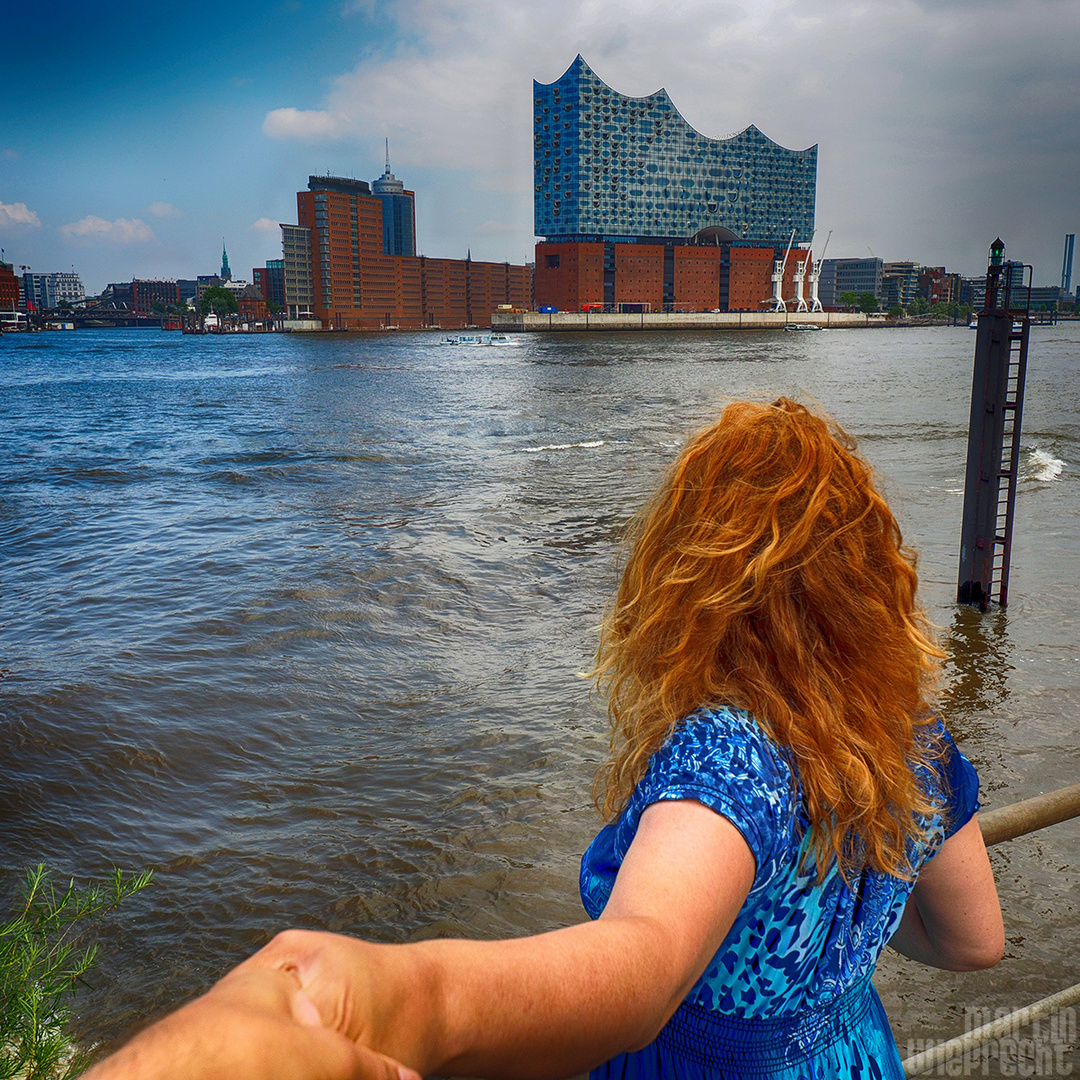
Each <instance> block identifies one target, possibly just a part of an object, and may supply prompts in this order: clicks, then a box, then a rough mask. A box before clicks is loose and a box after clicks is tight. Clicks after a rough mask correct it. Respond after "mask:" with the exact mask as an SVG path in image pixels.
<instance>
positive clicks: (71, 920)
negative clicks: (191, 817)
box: [0, 865, 152, 1080]
mask: <svg viewBox="0 0 1080 1080" xmlns="http://www.w3.org/2000/svg"><path fill="white" fill-rule="evenodd" d="M151 876H152V871H149V870H147V871H145V872H143V873H141V874H130V875H127V876H125V875H124V873H123V872H122V871H120V870H114V871H113V876H112V878H111V880H109V881H107V882H106V883H104V884H91V885H87V886H83V887H77V886H76V885H75V882H74V881H69V882H68V884H67V885H66V886H65V887H62V888H61V887H58V886H57V885H56V884H55V883H54V881H53V875H52V873H51V872H50V871H49V870H48V869H47V868H46V867H45V866H44V865H39V866H35V867H32V868H31V869H29V870H27V871H26V875H25V879H24V881H23V883H22V886H21V888H20V890H19V894H18V898H17V900H16V903H15V908H14V910H13V911H11V912H10V913H8V914H6V915H5V916H4V921H3V923H0V1080H7V1078H10V1077H25V1078H26V1080H67V1078H68V1077H72V1076H76V1075H77V1074H78V1073H80V1072H82V1070H83V1069H84V1068H86V1065H87V1058H86V1054H85V1053H84V1052H83V1051H81V1050H80V1049H79V1048H78V1047H77V1046H76V1045H75V1043H74V1041H73V1040H72V1039H71V1037H70V1035H69V1033H68V1019H69V1015H70V1014H69V1003H70V1001H71V998H72V995H73V994H74V992H75V990H76V989H77V988H78V986H79V985H80V983H83V982H84V981H85V980H84V976H85V975H86V973H87V971H89V970H90V968H91V967H92V966H93V963H94V960H95V959H96V957H97V945H96V944H92V943H90V942H88V940H87V938H88V936H89V931H91V930H92V929H93V927H94V926H95V924H96V923H97V922H98V920H99V919H101V917H102V916H104V915H105V914H107V913H108V912H110V911H112V910H113V909H115V908H116V907H117V906H118V905H119V904H120V903H122V902H123V901H124V900H126V899H127V898H128V897H129V896H131V895H132V894H134V893H137V892H138V891H139V890H140V889H144V888H146V886H147V885H149V884H150V878H151Z"/></svg>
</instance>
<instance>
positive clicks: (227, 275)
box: [221, 236, 232, 281]
mask: <svg viewBox="0 0 1080 1080" xmlns="http://www.w3.org/2000/svg"><path fill="white" fill-rule="evenodd" d="M221 280H222V281H232V271H231V270H230V269H229V254H228V252H227V251H226V250H225V237H224V236H223V237H222V238H221Z"/></svg>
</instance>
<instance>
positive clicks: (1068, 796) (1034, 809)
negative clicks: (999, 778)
mask: <svg viewBox="0 0 1080 1080" xmlns="http://www.w3.org/2000/svg"><path fill="white" fill-rule="evenodd" d="M1078 816H1080V784H1073V785H1072V786H1071V787H1065V788H1059V789H1058V790H1057V791H1048V792H1047V793H1046V794H1045V795H1036V796H1034V797H1033V798H1031V799H1024V800H1023V801H1022V802H1018V803H1013V804H1012V805H1011V806H1001V807H998V808H997V809H996V810H988V811H987V812H986V813H984V814H980V815H979V825H980V827H981V828H982V834H983V840H985V841H986V846H987V847H989V846H990V845H991V844H1000V843H1001V842H1002V841H1003V840H1014V839H1015V838H1016V837H1018V836H1024V835H1025V834H1026V833H1030V832H1035V830H1036V829H1043V828H1046V826H1048V825H1057V824H1058V823H1059V822H1061V821H1068V820H1069V819H1070V818H1074V817H1078Z"/></svg>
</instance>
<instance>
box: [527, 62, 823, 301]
mask: <svg viewBox="0 0 1080 1080" xmlns="http://www.w3.org/2000/svg"><path fill="white" fill-rule="evenodd" d="M533 106H534V109H533V151H534V159H533V187H534V192H533V199H534V203H533V205H534V218H535V231H536V235H537V236H538V237H542V238H543V239H542V241H541V242H540V243H539V244H537V248H536V266H537V292H536V296H537V301H538V302H539V303H541V304H551V305H552V306H558V307H564V306H565V307H567V308H570V309H572V310H577V309H578V308H579V307H593V306H597V305H600V306H603V307H609V308H610V307H621V308H622V309H623V310H628V309H629V310H635V309H637V308H638V307H640V308H641V309H642V310H644V309H646V308H648V309H651V310H672V309H683V308H686V309H699V308H701V307H705V308H707V309H711V308H715V307H720V308H722V309H730V310H736V309H739V310H742V309H743V305H744V304H745V305H746V307H747V308H748V309H749V310H756V309H759V308H762V307H766V306H769V304H770V302H771V300H770V298H771V294H772V292H773V289H772V287H771V275H772V270H773V267H772V265H771V264H772V263H773V262H774V261H776V260H777V259H778V258H779V259H782V258H783V257H784V252H785V251H786V249H787V248H788V246H789V244H791V243H792V242H794V244H795V245H796V249H795V250H793V251H792V253H791V256H790V267H789V268H785V269H786V272H785V280H786V282H787V283H786V284H785V290H786V291H785V293H784V298H785V299H787V298H788V297H789V296H791V297H792V298H793V299H794V296H793V289H794V286H793V279H794V275H795V272H796V268H797V267H798V265H799V263H800V262H802V263H803V264H804V265H803V267H802V269H803V271H804V276H805V273H806V272H808V270H809V262H808V252H806V251H805V250H801V249H799V248H798V247H797V245H800V244H808V243H809V242H810V240H811V237H812V236H813V232H814V202H815V191H816V183H817V147H816V146H812V147H809V148H808V149H806V150H788V149H785V148H784V147H782V146H780V145H779V144H778V143H775V142H773V141H772V140H771V139H769V138H767V137H766V136H765V135H764V134H763V133H762V132H761V131H760V130H758V128H756V127H754V126H753V125H751V126H750V127H748V128H746V129H744V130H743V131H741V132H739V133H738V134H737V135H733V136H732V137H730V138H727V139H712V138H708V137H707V136H705V135H702V134H701V133H700V132H698V131H696V130H695V129H694V128H693V127H691V126H690V124H688V123H687V122H686V120H684V119H683V117H682V116H681V115H680V114H679V111H678V110H677V109H676V108H675V105H674V104H673V103H672V101H671V99H670V97H668V94H667V91H666V90H658V91H657V92H656V93H654V94H650V95H648V96H647V97H640V98H635V97H628V96H627V95H625V94H620V93H618V92H616V91H615V90H612V89H611V87H609V86H608V85H607V84H606V83H604V82H603V81H602V80H601V79H599V78H598V77H597V76H596V74H595V73H594V72H593V71H592V69H591V68H590V67H589V66H588V64H586V63H585V61H584V60H583V59H582V57H581V56H580V55H579V56H578V57H576V58H575V60H574V62H573V63H572V64H571V65H570V67H569V68H568V69H567V70H566V72H565V73H564V74H563V75H562V76H561V77H560V78H558V79H557V80H556V81H555V82H553V83H539V82H535V81H534V83H533ZM596 245H600V247H597V246H596ZM740 248H745V249H750V250H753V251H755V252H763V253H767V254H759V255H749V254H747V253H746V252H745V251H744V252H742V253H738V254H736V253H737V252H738V251H739V249H740ZM695 249H703V250H695ZM800 250H801V254H800ZM597 260H600V262H601V263H602V266H601V269H600V274H599V276H597V274H594V273H593V272H592V271H591V270H590V269H589V268H590V267H594V266H595V265H598V264H597ZM564 265H565V270H564ZM751 266H752V267H754V268H755V269H754V273H753V275H752V278H746V279H743V278H742V277H741V276H740V275H742V273H743V271H744V270H746V269H747V268H748V267H751ZM763 267H765V268H766V272H765V274H764V280H763V283H762V281H761V280H760V279H761V274H760V271H761V269H762V268H763ZM575 275H577V276H576V277H575ZM736 296H737V297H738V299H734V297H736Z"/></svg>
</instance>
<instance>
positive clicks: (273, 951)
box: [240, 800, 754, 1078]
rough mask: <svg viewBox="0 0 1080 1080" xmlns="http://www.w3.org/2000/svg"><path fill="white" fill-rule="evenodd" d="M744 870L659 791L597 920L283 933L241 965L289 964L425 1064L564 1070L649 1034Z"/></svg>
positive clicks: (746, 879) (546, 1073)
mask: <svg viewBox="0 0 1080 1080" xmlns="http://www.w3.org/2000/svg"><path fill="white" fill-rule="evenodd" d="M753 879H754V858H753V855H752V854H751V852H750V849H749V847H748V846H747V844H746V842H745V840H743V838H742V835H741V834H740V833H739V832H738V830H737V829H736V828H735V827H734V826H733V825H732V824H731V823H730V822H729V821H728V820H727V819H726V818H723V817H720V816H719V815H717V814H716V813H715V812H713V811H712V810H710V809H708V808H706V807H705V806H703V805H702V804H701V803H698V802H695V801H692V800H683V801H677V802H662V803H657V804H654V805H653V806H650V807H649V808H648V809H647V810H646V811H645V813H644V814H643V816H642V819H641V824H640V828H639V830H638V833H637V836H636V838H635V840H634V842H633V845H632V846H631V849H630V851H629V853H628V855H627V858H626V860H625V862H624V863H623V866H622V867H621V869H620V871H619V875H618V878H617V879H616V883H615V887H614V890H613V892H612V895H611V899H610V900H609V902H608V905H607V908H606V909H605V911H604V913H603V916H602V917H601V918H600V919H599V920H597V921H596V922H590V923H582V924H580V925H578V926H572V927H568V928H567V929H564V930H558V931H554V932H552V933H548V934H540V935H538V936H535V937H528V938H521V939H517V940H511V941H491V942H475V941H428V942H420V943H417V944H414V945H396V946H395V945H372V944H370V943H367V942H361V941H357V940H355V939H351V938H340V937H337V936H333V935H325V934H316V933H306V932H303V931H287V932H286V933H285V934H282V935H280V936H279V937H278V938H276V939H275V940H274V941H273V942H271V943H270V945H268V946H267V947H266V948H265V949H263V950H262V951H260V952H259V953H257V954H256V955H255V956H253V957H252V958H251V959H250V960H248V961H246V964H245V965H243V966H247V965H251V966H270V967H272V968H274V969H276V970H282V971H287V972H290V973H292V974H293V975H294V977H296V978H297V979H298V981H299V983H300V985H301V986H302V987H303V988H304V990H305V992H306V993H308V994H309V996H310V997H311V999H312V1000H313V1001H314V1002H315V1004H316V1006H317V1007H318V1009H319V1012H320V1013H321V1015H322V1017H323V1021H324V1022H325V1023H327V1024H328V1025H329V1026H330V1027H332V1028H334V1029H335V1030H338V1031H342V1032H344V1033H345V1034H347V1035H348V1036H349V1037H350V1038H352V1039H354V1040H356V1041H357V1042H358V1043H360V1044H361V1045H365V1046H369V1047H371V1048H373V1049H374V1050H377V1051H379V1052H381V1053H383V1054H387V1055H389V1056H390V1057H392V1058H395V1059H397V1060H399V1061H403V1062H404V1063H405V1064H406V1065H409V1066H411V1067H413V1068H415V1069H416V1070H417V1071H418V1072H420V1073H421V1074H423V1075H427V1074H429V1073H451V1074H457V1075H469V1076H489V1077H513V1078H533V1077H558V1076H567V1075H571V1074H573V1073H576V1072H581V1071H583V1070H585V1069H588V1068H590V1067H592V1066H595V1065H597V1064H599V1063H601V1062H603V1061H606V1060H607V1059H608V1058H610V1057H612V1056H614V1055H615V1054H617V1053H620V1052H622V1051H627V1050H633V1049H638V1048H640V1047H642V1046H645V1045H647V1044H648V1043H649V1042H650V1041H651V1040H652V1039H653V1038H654V1037H655V1036H656V1034H657V1032H658V1031H659V1030H660V1028H661V1027H662V1026H663V1024H664V1023H665V1022H666V1021H667V1019H668V1017H670V1015H671V1014H672V1012H674V1010H675V1009H676V1008H677V1007H678V1005H679V1004H680V1002H681V1001H682V999H683V998H684V997H685V995H686V993H687V992H688V991H689V989H690V988H691V987H692V986H693V984H694V983H695V982H696V981H697V979H698V978H699V976H700V975H701V972H702V971H704V969H705V967H706V965H707V964H708V962H709V960H710V959H711V958H712V956H713V954H714V953H715V952H716V950H717V949H718V948H719V946H720V944H721V942H722V941H723V939H724V937H725V936H726V934H727V932H728V930H729V929H730V928H731V924H732V922H733V921H734V919H735V916H736V915H737V914H738V911H739V909H740V908H741V906H742V904H743V901H744V900H745V899H746V896H747V894H748V892H749V890H750V887H751V885H752V884H753ZM243 966H242V967H241V969H240V970H243Z"/></svg>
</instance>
